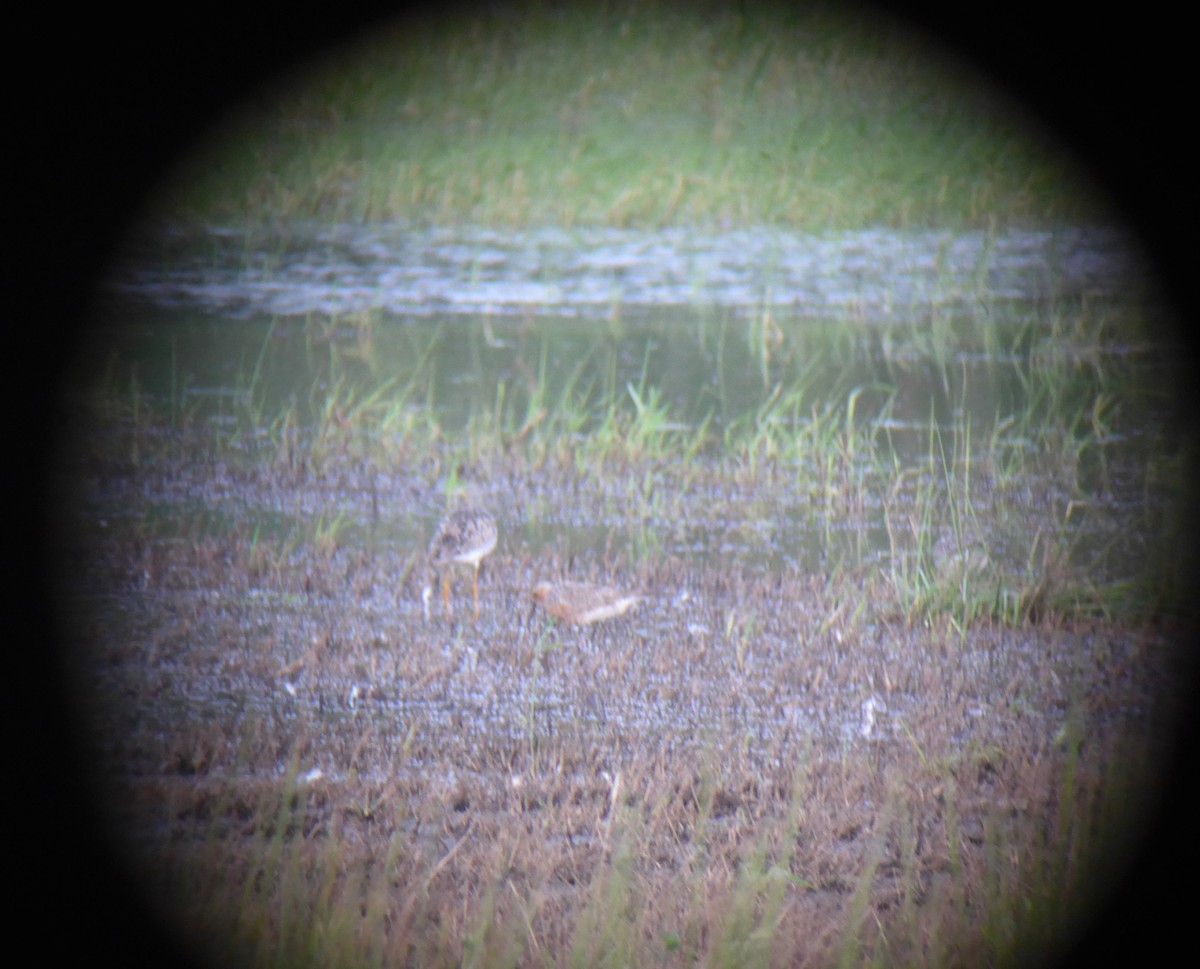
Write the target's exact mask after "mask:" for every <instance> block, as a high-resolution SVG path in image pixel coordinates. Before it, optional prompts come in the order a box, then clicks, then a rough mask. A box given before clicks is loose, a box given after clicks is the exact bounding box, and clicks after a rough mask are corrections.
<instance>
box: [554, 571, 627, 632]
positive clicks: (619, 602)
mask: <svg viewBox="0 0 1200 969" xmlns="http://www.w3.org/2000/svg"><path fill="white" fill-rule="evenodd" d="M533 601H534V602H536V603H537V604H538V605H539V606H541V607H542V608H543V609H545V610H546V611H547V612H548V613H550V615H552V616H556V617H557V618H559V619H562V620H563V621H565V622H570V623H574V624H575V625H576V626H590V625H591V624H592V623H594V622H603V621H604V620H605V619H615V618H616V617H617V616H623V615H625V613H627V612H628V611H629V610H630V609H632V608H633V607H634V606H636V605H637V604H638V603H639V602H641V601H642V597H641V596H640V595H634V594H632V593H626V592H621V591H620V590H619V589H613V588H611V587H609V586H602V585H589V584H588V583H586V582H539V583H538V584H537V585H535V586H534V587H533Z"/></svg>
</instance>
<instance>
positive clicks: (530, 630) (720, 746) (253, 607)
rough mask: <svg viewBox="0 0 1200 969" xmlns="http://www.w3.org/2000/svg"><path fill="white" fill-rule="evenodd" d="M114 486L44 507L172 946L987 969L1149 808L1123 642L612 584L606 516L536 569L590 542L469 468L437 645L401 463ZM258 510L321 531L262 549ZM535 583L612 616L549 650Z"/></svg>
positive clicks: (834, 590)
mask: <svg viewBox="0 0 1200 969" xmlns="http://www.w3.org/2000/svg"><path fill="white" fill-rule="evenodd" d="M130 453H131V452H130V450H129V448H128V441H127V440H125V439H124V438H122V439H121V443H120V446H119V447H116V446H114V447H113V448H112V449H111V450H110V449H109V447H108V445H106V444H104V443H102V442H101V443H99V444H98V443H96V442H92V443H91V444H89V446H88V447H86V448H82V449H81V452H80V454H79V455H77V458H78V460H74V461H72V462H69V463H68V468H67V471H66V472H65V476H64V479H63V482H64V485H65V486H66V490H64V495H67V496H69V500H66V499H65V500H64V505H63V507H64V516H63V520H64V524H66V525H68V526H69V527H68V528H66V529H64V533H63V538H62V539H61V540H62V542H63V543H64V544H63V545H62V550H63V556H62V561H63V570H62V578H63V590H64V591H63V596H64V610H65V612H64V615H66V616H68V617H70V618H69V622H68V625H69V628H70V629H71V630H72V635H73V637H74V639H75V641H76V643H75V646H74V648H73V652H72V653H71V654H70V665H71V667H72V670H73V677H74V680H75V682H76V686H77V692H78V697H79V703H80V705H81V709H83V710H84V711H86V712H85V713H84V715H83V719H82V721H81V722H82V723H83V725H84V729H85V733H86V737H87V743H88V745H89V750H90V755H91V757H92V758H93V763H94V765H95V767H96V777H97V778H98V779H99V780H98V782H97V785H98V786H97V803H98V804H99V805H100V807H101V809H102V812H103V815H104V817H105V818H106V819H107V823H108V824H109V825H110V830H111V831H112V832H113V838H114V843H115V844H117V845H119V846H120V849H121V850H122V851H123V852H124V853H125V854H126V855H127V856H128V857H129V858H130V859H131V862H132V864H133V867H134V870H135V871H136V872H137V873H138V878H139V879H142V880H143V882H144V885H145V887H146V890H147V893H148V895H149V896H150V897H152V898H154V899H155V900H156V904H159V905H161V906H162V908H163V910H164V911H165V912H167V913H168V914H169V917H170V920H171V922H172V924H173V925H175V926H176V927H177V929H178V931H179V932H180V933H181V936H182V937H184V938H189V939H195V940H197V941H195V942H194V945H195V946H196V947H197V948H195V949H193V952H201V953H205V954H209V953H210V948H209V947H210V946H211V944H212V940H213V938H214V937H215V932H216V929H215V928H214V927H220V926H227V927H229V933H230V934H229V935H228V936H226V938H227V940H228V941H227V942H226V944H225V946H223V947H222V948H221V951H220V952H217V951H216V950H212V952H211V954H212V955H213V958H221V959H224V958H226V957H227V956H228V954H229V953H237V954H240V955H244V956H247V957H248V958H249V959H250V960H251V961H254V960H261V959H262V958H265V955H264V954H265V953H268V952H271V953H274V954H276V955H278V953H279V951H281V950H282V951H288V950H287V946H288V945H289V942H288V940H289V939H293V940H294V938H295V932H296V929H295V922H296V921H298V920H299V921H302V922H306V923H308V924H311V925H314V926H316V925H318V924H320V925H321V926H324V928H322V929H321V930H320V931H317V930H316V929H314V932H313V934H312V937H311V938H309V937H306V939H307V941H305V942H303V943H298V942H294V941H293V942H292V943H290V944H292V945H293V946H299V951H300V952H301V954H302V955H303V956H304V957H306V958H312V959H314V960H315V961H318V962H336V963H341V962H344V961H347V953H346V951H345V950H343V949H337V948H334V949H332V950H325V949H322V948H321V945H320V944H319V943H318V942H317V941H315V940H316V939H318V938H321V939H324V938H327V937H330V936H336V935H337V933H336V932H335V931H334V929H333V928H332V927H330V926H326V925H325V921H324V920H329V919H332V916H331V915H330V913H331V912H342V913H343V921H337V920H336V919H333V921H332V922H331V923H330V925H337V926H340V927H341V931H343V932H344V933H345V935H346V937H347V938H349V939H352V940H353V942H352V943H348V944H349V945H350V950H351V951H352V953H353V954H354V958H353V959H350V960H349V961H372V959H373V958H374V957H375V956H378V957H379V958H382V960H383V961H385V962H388V963H389V964H396V963H397V962H407V963H409V964H420V965H425V964H456V963H461V962H464V961H470V960H472V959H475V960H479V961H482V962H485V963H495V962H507V963H512V962H517V963H520V964H525V965H548V964H560V963H562V962H565V961H567V960H568V959H569V958H574V959H577V960H580V961H583V962H585V963H591V962H595V961H598V960H599V959H600V958H601V957H608V958H616V959H617V961H619V962H622V961H623V962H637V963H654V964H663V965H691V964H695V962H697V961H699V962H700V963H703V964H713V963H720V962H722V961H730V960H732V961H734V962H740V961H742V960H741V956H739V953H741V955H742V956H745V955H746V952H749V951H750V950H746V952H743V951H742V950H740V949H736V948H731V947H735V946H737V945H740V946H749V947H751V949H753V947H755V946H758V947H759V949H754V951H755V952H757V953H758V955H760V956H762V958H763V960H764V961H765V962H766V963H770V964H794V965H824V964H829V963H831V962H835V961H838V960H839V959H845V958H847V957H849V958H851V959H852V960H855V961H857V959H859V958H860V957H861V958H863V959H870V958H880V959H883V960H885V961H887V962H899V961H907V960H912V961H921V962H930V961H933V962H943V963H946V964H957V963H972V964H976V963H978V961H979V960H984V961H999V960H1001V959H1002V958H1003V957H1005V956H1011V955H1012V954H1013V953H1016V952H1022V951H1029V950H1033V951H1039V952H1041V951H1044V949H1045V947H1046V946H1047V945H1049V944H1051V943H1054V942H1056V941H1064V940H1066V939H1068V938H1069V934H1070V926H1071V925H1072V924H1073V921H1072V920H1073V919H1074V918H1075V916H1076V915H1077V914H1078V913H1079V912H1080V911H1081V910H1082V911H1086V910H1087V906H1088V904H1089V902H1088V900H1089V898H1090V897H1091V892H1092V890H1093V889H1094V888H1096V887H1097V886H1100V887H1103V886H1104V885H1105V884H1106V882H1105V877H1106V876H1107V874H1108V873H1110V872H1111V871H1113V870H1115V869H1114V868H1113V865H1114V864H1115V862H1116V860H1119V859H1120V858H1121V853H1120V843H1119V841H1118V840H1115V839H1114V838H1113V832H1114V830H1120V828H1121V826H1122V825H1127V824H1130V823H1134V824H1136V818H1138V816H1139V815H1138V811H1139V809H1140V806H1141V802H1142V797H1143V794H1144V793H1145V792H1147V791H1149V792H1153V790H1154V789H1155V786H1154V785H1155V783H1156V778H1155V771H1156V769H1157V766H1158V761H1157V756H1158V754H1159V752H1160V750H1161V742H1162V739H1163V737H1164V736H1165V724H1166V723H1167V717H1168V714H1169V708H1170V702H1169V700H1170V691H1169V690H1168V688H1167V683H1168V681H1169V679H1168V678H1169V676H1170V670H1171V664H1172V662H1173V659H1172V637H1171V635H1170V634H1169V633H1168V632H1164V631H1163V630H1162V629H1161V628H1159V627H1157V626H1155V625H1153V624H1151V623H1146V624H1144V625H1141V624H1139V625H1131V624H1129V623H1123V622H1103V621H1098V620H1095V619H1083V618H1079V617H1075V618H1072V617H1069V616H1061V615H1059V616H1056V615H1046V616H1043V617H1041V618H1039V620H1038V621H1036V622H1026V623H1023V624H1020V625H1017V626H1005V625H1001V624H999V623H996V622H992V621H986V620H985V621H981V622H979V623H976V624H975V625H974V626H972V627H971V628H968V629H965V630H963V629H960V628H958V627H957V626H956V624H955V623H953V622H951V621H949V620H947V619H942V618H939V617H937V616H934V617H933V618H927V619H921V620H918V621H913V620H912V619H911V618H910V617H906V616H905V615H904V614H903V613H902V612H901V611H900V610H898V609H897V608H896V603H895V596H894V594H893V593H892V592H891V590H890V589H889V587H888V585H887V582H886V579H885V577H884V576H883V575H882V574H881V572H880V571H879V570H878V569H871V568H866V567H864V568H863V569H860V570H841V571H838V572H836V573H834V574H820V573H817V572H806V571H802V570H799V569H788V568H786V567H780V566H778V565H777V564H773V563H771V562H764V563H760V564H757V565H756V564H755V563H754V562H753V560H752V559H753V557H751V558H750V560H747V558H746V556H744V555H740V556H736V557H733V562H734V564H731V565H729V566H727V567H722V566H721V565H720V557H719V556H715V557H714V556H704V557H699V556H697V557H694V558H693V557H689V556H688V555H687V554H686V553H685V552H681V551H680V549H679V548H678V547H672V546H670V545H669V544H668V545H667V546H666V547H663V548H659V549H657V550H654V549H652V550H650V551H649V552H646V551H645V549H644V548H642V547H639V546H636V545H634V544H631V543H627V542H623V540H622V534H621V527H622V522H621V520H620V518H621V516H620V514H617V515H615V516H612V515H610V516H609V520H608V521H607V531H603V530H602V534H607V535H608V539H607V541H606V542H605V543H604V544H602V545H600V544H599V543H594V544H593V546H592V547H588V548H581V547H579V543H578V540H577V536H576V537H572V536H571V535H570V534H568V531H567V530H566V529H560V530H558V531H557V532H556V530H555V529H550V530H549V532H548V538H546V540H545V541H544V542H542V543H541V544H536V543H535V542H533V541H531V540H530V539H529V537H528V536H529V535H530V534H534V533H531V532H530V530H529V522H528V519H529V518H530V517H531V516H536V515H538V514H541V515H544V516H545V517H547V518H548V519H550V520H552V521H569V520H572V519H575V518H578V517H580V516H581V515H582V516H583V517H584V518H587V516H588V515H589V513H590V511H589V509H588V508H586V507H585V508H584V509H582V510H581V509H580V508H578V507H576V506H575V505H576V504H577V503H576V502H574V501H573V491H572V488H571V487H569V486H568V485H567V484H566V479H565V478H564V479H563V481H564V483H563V486H562V487H560V488H558V489H557V490H547V489H545V488H540V489H539V490H538V493H537V494H536V496H535V497H536V501H535V500H534V496H531V495H530V494H529V493H528V491H527V489H525V487H524V486H523V485H522V484H521V481H522V468H521V467H520V466H519V465H518V464H516V463H515V462H514V463H513V464H512V466H499V465H497V466H491V467H468V468H466V469H465V471H466V473H467V475H468V476H471V477H474V478H475V479H476V480H478V481H483V482H491V484H490V485H489V486H488V487H486V488H485V489H484V494H483V497H484V500H485V501H487V502H489V503H490V504H491V505H492V506H493V510H494V511H495V513H496V517H497V518H498V520H499V522H500V528H501V538H500V543H499V546H498V548H497V551H496V552H495V554H493V555H492V556H491V557H489V558H488V559H487V560H486V563H485V566H484V569H483V572H482V574H481V579H480V612H481V615H480V620H479V622H478V624H476V623H474V622H473V621H472V620H471V615H470V613H471V609H470V576H469V573H467V572H460V573H459V574H457V576H456V582H455V589H454V592H455V596H454V607H455V613H454V617H453V618H452V619H451V620H449V621H448V620H447V619H446V618H445V617H444V616H443V615H442V613H441V608H440V606H441V604H440V602H439V600H438V597H437V595H436V594H435V595H434V596H433V599H432V601H431V602H430V603H429V607H430V608H429V611H428V612H427V608H426V602H425V601H424V595H423V594H424V591H425V586H426V584H427V583H428V582H429V581H430V578H431V576H430V573H429V572H428V570H427V569H426V567H425V564H424V561H423V554H424V544H425V542H426V541H427V540H428V536H429V534H430V533H431V531H432V529H433V527H434V525H435V524H436V520H437V516H438V514H439V509H440V507H441V505H442V504H443V502H444V499H443V497H442V495H441V494H440V492H439V490H438V479H437V475H436V474H435V473H433V469H431V468H430V467H428V466H422V465H411V466H410V465H407V464H399V463H396V464H387V463H384V462H380V463H378V464H375V465H371V466H369V467H365V468H364V466H363V465H362V464H361V463H358V462H357V459H356V460H355V461H351V460H350V459H349V458H347V459H345V464H344V465H339V463H338V460H337V458H336V457H335V458H332V459H331V460H330V461H329V462H328V463H327V464H326V465H325V466H324V467H323V469H322V471H321V473H319V474H318V473H315V472H311V471H298V472H297V471H293V472H291V473H288V474H281V473H280V469H279V468H278V467H277V466H271V465H270V464H269V463H257V464H256V463H254V462H249V463H246V464H244V465H242V466H241V467H232V466H226V465H224V464H221V463H212V464H205V463H203V462H201V463H200V464H197V463H196V462H195V461H194V460H193V459H191V458H190V457H189V456H188V451H187V449H185V448H169V447H168V448H162V449H161V450H159V451H156V452H155V456H154V458H153V460H151V459H149V458H147V456H146V454H145V452H144V451H143V452H142V453H141V454H140V456H139V461H138V462H137V463H134V462H133V461H131V460H129V459H128V457H127V455H129V454H130ZM89 455H90V456H89ZM118 455H119V457H118ZM564 474H566V472H564ZM364 475H365V476H366V477H369V478H370V479H371V480H372V482H374V483H373V484H372V486H371V487H370V488H367V489H364V488H363V487H362V486H361V485H362V480H363V476H364ZM201 482H206V484H201ZM214 483H215V484H214ZM199 488H203V489H204V490H203V492H202V493H198V491H197V489H199ZM267 493H271V494H274V495H275V496H276V497H277V499H278V507H279V508H287V509H292V510H293V511H294V510H295V509H300V508H308V509H310V511H311V512H312V513H313V514H314V515H316V514H320V515H325V520H328V519H329V518H330V516H329V515H328V510H329V509H339V508H340V509H344V510H348V511H349V512H350V515H349V520H350V521H351V522H352V523H354V525H353V527H348V528H346V529H344V530H342V531H340V532H339V531H338V530H337V529H334V528H331V529H326V530H324V531H321V530H320V529H319V528H318V529H317V531H316V532H313V533H312V534H311V537H309V538H307V539H306V538H302V537H298V536H299V535H300V534H301V532H302V531H303V530H302V529H301V530H300V531H297V530H294V529H293V530H289V528H288V526H286V525H283V526H280V525H279V523H278V522H275V523H274V524H272V525H270V527H268V526H267V525H264V522H267V521H268V517H269V516H267V515H266V513H265V510H264V507H263V498H262V496H263V495H264V494H267ZM380 494H383V495H384V496H385V501H384V504H383V510H382V512H381V511H380V500H379V497H378V496H379V495H380ZM576 494H577V492H576ZM218 495H219V497H216V496H218ZM779 500H786V498H785V497H783V498H780V499H779ZM731 507H732V506H731ZM382 518H392V519H396V518H399V519H401V520H402V527H401V528H400V531H399V532H391V531H389V532H386V533H381V532H379V531H377V530H376V529H375V528H374V527H373V525H372V522H373V521H378V520H380V519H382ZM295 520H296V521H302V520H303V515H302V514H297V515H296V519H295ZM625 524H626V525H627V526H628V527H629V528H634V527H639V526H636V525H635V524H634V523H628V522H627V523H625ZM729 524H730V527H731V528H732V529H734V530H735V531H736V530H737V529H739V528H746V527H749V524H748V523H747V522H737V521H732V522H730V523H729ZM359 526H361V527H359ZM536 534H539V535H540V534H541V533H540V532H536ZM556 536H557V537H556ZM564 576H570V577H572V578H575V579H584V580H595V581H604V582H610V583H615V584H618V585H623V586H627V587H629V588H631V589H637V590H639V591H641V592H643V593H644V594H645V595H646V599H645V601H644V602H643V603H642V604H641V605H640V606H639V608H638V609H637V610H636V611H635V612H633V613H632V614H630V615H628V616H626V617H622V618H620V619H618V620H614V621H612V622H609V623H606V624H603V625H600V626H596V627H593V628H590V629H583V630H579V629H576V628H574V627H563V626H560V625H557V624H556V623H555V622H554V621H553V620H550V619H549V618H548V617H546V616H545V614H543V613H541V612H537V611H534V609H533V605H532V602H531V600H530V597H529V592H530V589H531V588H532V586H533V584H534V583H535V582H536V581H537V580H539V579H541V578H557V577H564ZM1131 819H1132V820H1131ZM1098 875H1100V876H1105V877H1098ZM251 913H257V914H251ZM289 926H290V928H289ZM289 933H291V934H289ZM356 946H357V948H356ZM622 946H624V947H625V949H622ZM1022 946H1024V947H1026V948H1024V949H1022ZM272 947H279V948H272ZM760 950H761V951H760ZM614 952H615V953H616V955H615V956H614V955H613V953H614ZM622 953H623V956H622ZM293 954H295V953H293ZM856 954H857V955H856Z"/></svg>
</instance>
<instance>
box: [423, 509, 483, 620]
mask: <svg viewBox="0 0 1200 969" xmlns="http://www.w3.org/2000/svg"><path fill="white" fill-rule="evenodd" d="M496 535H497V532H496V519H494V518H493V517H492V516H491V515H489V514H488V513H487V512H486V511H481V510H480V509H478V508H460V509H459V510H457V511H452V512H450V514H448V515H447V516H446V517H445V518H443V519H442V523H441V524H440V525H438V530H437V531H436V532H435V533H434V536H433V540H432V541H431V542H430V543H429V564H430V565H432V566H433V567H434V569H436V570H437V571H438V572H440V573H441V577H442V602H443V604H444V605H445V607H446V618H447V619H449V618H450V569H451V567H452V566H455V565H469V566H470V567H471V569H472V575H471V601H472V602H473V603H474V605H475V621H476V622H479V564H480V563H481V562H482V561H483V559H484V557H485V556H487V555H489V554H490V553H491V551H492V549H494V548H495V547H496Z"/></svg>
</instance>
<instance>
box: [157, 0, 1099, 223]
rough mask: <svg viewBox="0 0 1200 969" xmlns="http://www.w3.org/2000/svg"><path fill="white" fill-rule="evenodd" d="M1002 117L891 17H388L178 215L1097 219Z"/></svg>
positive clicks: (321, 73)
mask: <svg viewBox="0 0 1200 969" xmlns="http://www.w3.org/2000/svg"><path fill="white" fill-rule="evenodd" d="M1081 183H1082V180H1081V179H1079V178H1077V177H1076V176H1075V174H1074V173H1072V172H1071V171H1070V170H1069V168H1068V167H1066V166H1065V165H1064V163H1063V161H1062V159H1061V158H1058V157H1056V156H1055V155H1054V154H1053V152H1052V151H1050V150H1049V149H1048V148H1047V147H1046V146H1045V144H1044V143H1043V142H1042V140H1041V139H1039V138H1037V137H1035V136H1034V133H1033V132H1032V131H1030V130H1028V129H1024V128H1022V126H1021V121H1020V118H1019V116H1017V115H1016V113H1015V112H1014V111H1013V110H1011V108H1010V107H1009V106H1008V105H1007V104H1006V103H1005V102H1004V101H1003V100H1002V99H1000V98H999V97H997V96H995V95H994V94H991V93H989V92H987V91H986V90H984V89H983V88H981V87H979V86H978V85H976V84H974V83H973V82H971V81H970V80H969V79H968V78H967V77H966V76H965V75H964V74H963V72H962V71H961V69H959V68H958V67H956V66H955V65H953V63H952V61H951V60H950V59H949V58H946V57H944V56H942V55H941V54H940V53H939V52H937V51H934V50H931V49H930V48H929V47H928V46H927V45H924V44H922V43H921V42H919V40H918V39H916V38H915V37H914V36H913V35H909V34H907V33H905V32H904V31H903V30H902V29H901V28H899V27H897V26H895V25H889V24H888V23H887V22H886V21H885V20H884V19H883V18H882V17H881V16H880V17H873V18H871V19H861V18H860V19H855V18H854V17H853V16H851V15H849V14H846V13H844V12H843V11H842V9H841V8H840V7H834V6H831V7H825V6H821V5H818V6H816V7H811V8H809V9H808V10H806V11H803V12H795V11H791V10H790V9H789V8H788V7H787V5H779V6H778V7H777V6H772V5H768V4H758V5H745V6H743V7H729V6H727V5H723V4H698V5H692V6H689V7H688V8H687V9H683V8H680V7H678V6H677V5H669V4H657V3H618V4H613V5H600V4H594V5H593V4H572V5H571V6H570V7H569V8H565V9H563V10H559V9H557V8H552V7H540V6H539V7H536V8H534V9H531V10H520V11H516V12H515V11H513V10H509V9H508V8H505V9H504V10H502V11H497V12H496V13H488V12H486V11H476V12H474V13H472V14H470V15H468V16H465V17H455V18H451V17H446V18H445V20H444V21H443V22H433V21H424V22H411V21H405V20H400V21H398V22H397V24H396V25H395V26H394V27H393V28H392V29H384V30H382V31H377V32H376V33H374V34H373V35H372V36H371V37H370V38H369V39H366V40H364V41H363V42H362V43H361V44H356V45H353V44H352V45H349V46H347V47H345V48H343V49H341V50H339V51H337V52H335V53H334V54H333V55H332V56H331V57H329V58H328V59H327V60H325V61H323V62H320V63H317V64H315V65H312V68H311V70H310V71H309V72H307V73H305V72H300V73H298V74H297V75H293V76H292V77H291V78H289V82H288V86H286V87H280V88H278V89H275V90H272V91H270V92H269V93H268V94H267V95H266V96H265V97H264V98H263V99H262V100H261V101H260V102H258V103H254V104H251V105H247V106H246V107H245V110H244V112H243V113H242V114H241V115H240V116H239V118H237V119H235V120H233V121H231V122H230V126H229V129H228V131H227V132H226V134H225V136H224V137H223V138H220V139H218V140H217V141H216V142H215V143H214V144H213V146H212V147H211V149H210V150H209V151H208V152H206V153H204V154H203V156H202V157H198V158H196V159H193V160H192V163H191V164H190V165H189V166H187V169H186V171H185V172H184V173H183V174H182V177H181V179H180V181H179V182H178V187H177V189H176V190H175V191H174V192H173V193H170V195H169V196H168V197H167V198H166V199H165V200H164V204H165V207H166V209H167V210H168V212H169V213H170V214H172V215H173V216H174V217H176V218H184V219H198V220H234V221H236V222H238V223H239V224H241V223H244V222H246V221H247V220H249V221H251V222H254V221H263V222H268V221H276V220H280V219H283V220H286V219H309V218H318V219H325V220H335V221H354V222H362V221H367V222H379V221H390V220H397V219H406V220H416V221H420V222H424V223H443V224H455V223H464V222H465V223H471V224H486V225H511V226H520V225H535V224H536V225H544V224H551V225H563V226H572V225H609V226H661V225H700V224H706V225H714V226H718V225H719V226H730V225H764V224H779V225H788V226H795V227H802V228H807V229H825V228H835V227H836V228H843V229H844V228H852V227H859V226H879V225H892V226H925V225H938V226H946V227H960V228H961V227H967V226H970V227H976V228H989V229H990V228H995V227H996V226H999V225H1011V224H1018V223H1020V224H1049V223H1054V222H1060V221H1081V220H1084V221H1086V220H1088V219H1090V218H1092V217H1094V216H1095V215H1096V214H1097V213H1096V212H1095V210H1094V203H1093V202H1090V201H1089V200H1088V199H1087V197H1086V196H1085V195H1084V193H1083V191H1082V190H1081V189H1080V188H1079V187H1078V186H1079V185H1080V184H1081Z"/></svg>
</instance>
